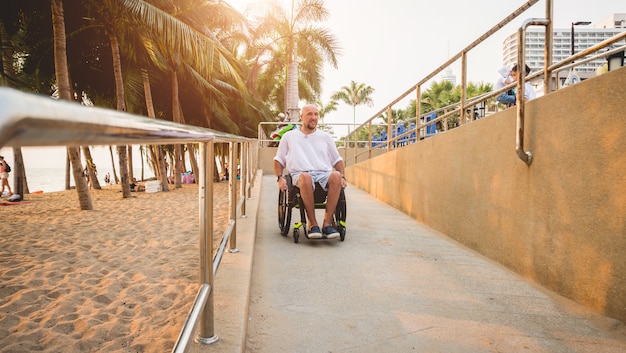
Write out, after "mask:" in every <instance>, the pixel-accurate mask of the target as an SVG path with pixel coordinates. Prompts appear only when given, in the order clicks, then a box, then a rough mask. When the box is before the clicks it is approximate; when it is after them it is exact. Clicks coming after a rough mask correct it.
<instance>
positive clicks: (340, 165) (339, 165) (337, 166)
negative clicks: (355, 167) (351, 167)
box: [334, 160, 345, 177]
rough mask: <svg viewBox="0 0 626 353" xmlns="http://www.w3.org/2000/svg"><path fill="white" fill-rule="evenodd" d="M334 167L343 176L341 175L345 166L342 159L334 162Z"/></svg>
mask: <svg viewBox="0 0 626 353" xmlns="http://www.w3.org/2000/svg"><path fill="white" fill-rule="evenodd" d="M334 168H335V170H336V171H338V172H339V173H341V176H342V177H343V175H344V169H345V166H344V164H343V160H340V161H339V162H337V163H336V164H335V167H334Z"/></svg>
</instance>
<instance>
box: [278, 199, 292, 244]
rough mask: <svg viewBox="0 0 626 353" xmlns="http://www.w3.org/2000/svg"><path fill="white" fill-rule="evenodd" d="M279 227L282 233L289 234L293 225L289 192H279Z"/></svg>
mask: <svg viewBox="0 0 626 353" xmlns="http://www.w3.org/2000/svg"><path fill="white" fill-rule="evenodd" d="M278 227H279V228H280V234H281V235H283V236H287V234H288V233H289V228H290V227H291V206H290V205H289V192H288V191H282V190H280V191H279V192H278Z"/></svg>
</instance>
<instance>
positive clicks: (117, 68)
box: [108, 32, 131, 198]
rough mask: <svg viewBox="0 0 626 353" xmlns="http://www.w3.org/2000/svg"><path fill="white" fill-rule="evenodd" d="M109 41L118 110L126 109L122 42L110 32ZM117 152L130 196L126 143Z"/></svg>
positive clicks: (124, 187)
mask: <svg viewBox="0 0 626 353" xmlns="http://www.w3.org/2000/svg"><path fill="white" fill-rule="evenodd" d="M108 34H109V41H110V42H111V53H112V56H113V73H114V76H115V92H116V100H117V110H118V111H121V112H125V111H126V102H125V101H124V80H123V78H122V60H121V56H120V43H119V41H118V40H117V36H116V35H115V34H114V33H112V32H109V33H108ZM117 154H118V157H119V163H120V183H121V186H122V197H123V198H129V197H130V196H131V194H130V180H129V179H128V175H129V174H128V154H127V153H126V145H120V146H118V147H117Z"/></svg>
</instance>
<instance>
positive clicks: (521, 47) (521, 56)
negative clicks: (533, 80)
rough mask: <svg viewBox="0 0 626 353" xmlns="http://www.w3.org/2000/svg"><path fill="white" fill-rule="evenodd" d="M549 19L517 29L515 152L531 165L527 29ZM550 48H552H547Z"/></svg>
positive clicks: (546, 23) (541, 24) (548, 22)
mask: <svg viewBox="0 0 626 353" xmlns="http://www.w3.org/2000/svg"><path fill="white" fill-rule="evenodd" d="M548 1H550V0H548ZM549 24H550V20H549V19H538V18H531V19H528V20H526V21H524V23H523V24H522V26H521V27H520V28H519V30H518V31H517V92H516V94H515V96H516V97H515V100H516V106H517V127H516V129H517V135H516V138H515V152H516V153H517V156H518V157H519V158H520V159H521V160H522V161H524V163H526V164H527V165H530V164H531V163H532V161H533V154H532V152H530V151H524V112H525V110H524V108H525V100H524V86H525V83H526V57H525V56H526V29H527V28H528V27H530V26H548V25H549ZM546 50H550V49H546Z"/></svg>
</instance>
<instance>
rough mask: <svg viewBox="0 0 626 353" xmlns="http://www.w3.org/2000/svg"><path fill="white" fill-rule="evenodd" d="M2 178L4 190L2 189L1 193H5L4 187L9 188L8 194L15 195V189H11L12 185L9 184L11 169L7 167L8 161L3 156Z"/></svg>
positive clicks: (0, 176)
mask: <svg viewBox="0 0 626 353" xmlns="http://www.w3.org/2000/svg"><path fill="white" fill-rule="evenodd" d="M0 179H2V191H0V195H3V194H4V188H5V187H6V188H7V189H9V194H8V196H11V195H13V191H11V185H9V171H8V168H7V162H6V161H5V160H4V157H3V156H0Z"/></svg>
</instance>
